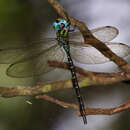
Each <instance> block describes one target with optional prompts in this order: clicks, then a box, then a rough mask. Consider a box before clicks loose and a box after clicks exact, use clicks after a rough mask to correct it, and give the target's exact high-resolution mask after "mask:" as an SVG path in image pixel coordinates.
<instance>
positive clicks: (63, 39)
mask: <svg viewBox="0 0 130 130" xmlns="http://www.w3.org/2000/svg"><path fill="white" fill-rule="evenodd" d="M53 27H54V29H55V31H56V35H57V41H58V44H59V45H60V46H61V47H63V48H64V51H65V52H66V55H67V59H68V67H69V70H70V72H71V75H72V84H73V88H74V89H75V92H76V96H77V99H78V102H79V110H80V113H81V116H82V118H83V122H84V124H87V118H86V112H85V105H84V101H83V97H82V96H81V93H80V88H79V84H78V80H77V76H76V72H75V67H74V64H73V60H72V58H71V55H70V45H69V37H68V34H69V32H70V24H69V22H67V21H66V20H63V19H60V18H59V19H56V21H55V22H54V23H53Z"/></svg>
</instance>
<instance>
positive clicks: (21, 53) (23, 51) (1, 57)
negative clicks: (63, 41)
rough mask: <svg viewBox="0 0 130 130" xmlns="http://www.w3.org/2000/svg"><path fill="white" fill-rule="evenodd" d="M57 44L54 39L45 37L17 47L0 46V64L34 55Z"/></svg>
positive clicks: (10, 62)
mask: <svg viewBox="0 0 130 130" xmlns="http://www.w3.org/2000/svg"><path fill="white" fill-rule="evenodd" d="M56 44H57V41H56V39H53V38H46V39H44V40H42V41H38V42H32V43H29V44H28V45H21V46H19V47H8V48H7V47H6V48H0V64H12V63H14V62H17V61H21V60H23V59H28V58H29V57H34V56H36V55H38V54H39V53H41V52H43V51H45V50H46V49H48V48H50V47H52V46H54V45H56Z"/></svg>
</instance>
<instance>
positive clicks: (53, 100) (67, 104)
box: [36, 94, 79, 110]
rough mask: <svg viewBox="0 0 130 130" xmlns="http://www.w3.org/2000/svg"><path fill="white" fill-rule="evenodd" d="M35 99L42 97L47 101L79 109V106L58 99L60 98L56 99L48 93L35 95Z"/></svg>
mask: <svg viewBox="0 0 130 130" xmlns="http://www.w3.org/2000/svg"><path fill="white" fill-rule="evenodd" d="M36 98H37V99H44V100H47V101H50V102H53V103H56V104H58V105H60V106H62V107H64V108H69V107H70V108H73V109H75V110H79V107H78V106H77V105H75V104H70V103H66V102H63V101H60V100H57V99H55V98H52V97H50V96H48V95H45V94H44V95H40V96H36Z"/></svg>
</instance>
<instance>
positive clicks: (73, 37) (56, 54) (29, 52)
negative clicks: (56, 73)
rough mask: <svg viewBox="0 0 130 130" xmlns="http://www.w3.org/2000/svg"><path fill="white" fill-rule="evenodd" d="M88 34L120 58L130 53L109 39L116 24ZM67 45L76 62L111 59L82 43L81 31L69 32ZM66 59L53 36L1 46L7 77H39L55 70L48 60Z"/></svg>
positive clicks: (114, 33)
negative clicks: (6, 66) (7, 65)
mask: <svg viewBox="0 0 130 130" xmlns="http://www.w3.org/2000/svg"><path fill="white" fill-rule="evenodd" d="M91 33H92V34H93V35H94V36H95V37H96V38H97V39H99V40H100V41H102V42H103V43H104V44H106V45H107V46H108V47H109V48H110V49H111V50H112V51H113V52H114V53H115V54H116V55H118V56H119V57H122V58H123V57H125V56H128V55H129V54H130V47H129V46H127V45H125V44H123V43H118V42H110V41H111V40H113V39H114V38H115V37H116V36H117V35H118V30H117V29H116V28H115V27H112V26H103V27H99V28H96V29H92V30H91ZM22 42H23V43H24V41H22ZM22 42H21V43H22ZM92 42H93V41H92ZM69 46H70V55H71V58H72V59H73V60H74V61H76V62H78V63H81V64H102V63H106V62H109V61H110V60H109V59H108V58H106V57H105V56H103V55H102V54H101V53H100V52H99V51H98V50H97V49H95V48H94V47H92V46H91V45H87V44H84V40H83V37H82V34H81V33H80V32H70V33H69ZM66 59H67V58H66V52H65V50H64V48H63V47H61V46H59V44H58V40H57V38H55V37H54V38H53V37H43V38H42V39H41V40H39V41H34V42H31V43H28V44H27V45H25V44H19V45H17V42H15V43H14V44H13V46H9V47H8V46H5V47H0V64H10V65H9V67H8V68H7V70H6V74H7V75H8V76H10V77H16V78H22V77H30V76H40V75H43V74H45V73H48V72H50V71H53V70H54V69H55V68H54V67H50V66H49V65H48V61H51V60H53V61H60V62H61V61H62V62H64V61H66Z"/></svg>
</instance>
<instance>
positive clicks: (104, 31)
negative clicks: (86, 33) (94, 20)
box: [91, 26, 119, 42]
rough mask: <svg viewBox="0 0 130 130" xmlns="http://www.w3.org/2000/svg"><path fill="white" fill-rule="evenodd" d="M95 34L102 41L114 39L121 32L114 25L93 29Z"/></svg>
mask: <svg viewBox="0 0 130 130" xmlns="http://www.w3.org/2000/svg"><path fill="white" fill-rule="evenodd" d="M91 32H92V33H93V35H94V36H95V37H96V38H97V39H99V40H100V41H102V42H108V41H111V40H113V39H114V38H115V37H116V36H117V35H118V33H119V31H118V29H116V28H115V27H112V26H105V27H100V28H96V29H93V30H91Z"/></svg>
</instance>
